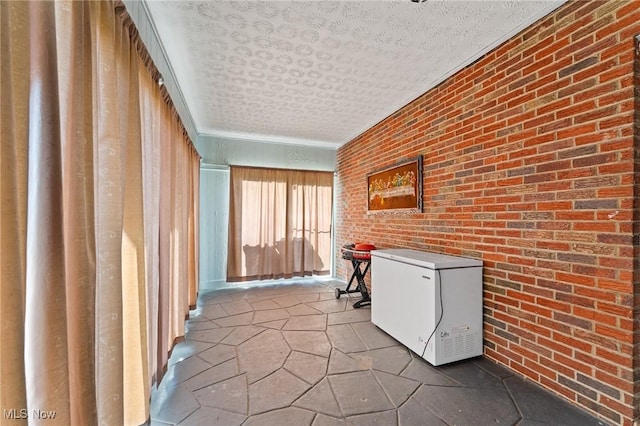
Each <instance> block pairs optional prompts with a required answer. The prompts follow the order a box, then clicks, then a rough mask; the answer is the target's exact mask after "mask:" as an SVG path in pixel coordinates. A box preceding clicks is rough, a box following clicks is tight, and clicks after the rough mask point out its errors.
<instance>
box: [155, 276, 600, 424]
mask: <svg viewBox="0 0 640 426" xmlns="http://www.w3.org/2000/svg"><path fill="white" fill-rule="evenodd" d="M336 286H341V283H340V282H338V281H317V280H304V281H303V282H300V283H291V284H281V283H280V284H276V285H270V286H260V287H254V288H249V289H242V288H238V289H222V290H215V291H208V292H203V293H201V294H200V296H199V298H198V305H197V309H196V310H194V311H192V312H191V318H190V319H189V320H188V321H187V324H186V340H185V341H183V342H181V343H179V344H178V345H176V347H175V349H174V351H173V353H172V356H171V359H170V361H169V369H168V372H167V374H166V376H165V378H164V379H163V381H162V382H161V384H160V386H159V388H158V389H156V390H155V391H154V393H153V394H152V402H151V419H152V420H151V424H152V425H159V426H160V425H168V424H171V425H174V424H176V425H177V424H179V425H181V426H182V425H224V426H231V425H244V426H256V425H278V426H282V425H296V426H297V425H301V426H302V425H313V426H332V425H362V426H365V425H383V426H391V425H402V426H408V425H453V424H456V425H489V424H494V425H495V424H503V425H517V424H520V425H525V424H526V425H544V424H548V425H559V424H563V425H589V424H592V425H597V424H604V423H601V422H599V421H598V420H597V419H595V418H593V417H591V416H589V415H588V414H585V413H584V412H582V411H581V410H579V409H577V408H575V407H573V406H572V405H570V404H568V403H566V402H564V401H561V400H560V399H558V398H556V397H555V396H553V395H551V394H550V393H548V392H546V391H544V390H542V389H541V388H539V387H538V386H536V385H534V384H532V383H530V382H527V381H524V380H522V379H520V378H519V377H518V376H516V375H514V374H513V373H511V372H509V371H508V370H506V369H505V368H503V367H501V366H498V365H496V364H494V363H493V362H491V361H489V360H487V359H485V358H475V359H472V360H467V361H462V362H458V363H454V364H450V365H445V366H440V367H437V368H434V367H432V366H430V364H428V363H427V362H425V361H423V360H422V359H421V358H419V357H417V356H416V355H415V354H413V353H411V352H410V351H408V350H407V349H406V348H405V347H404V346H401V345H400V344H399V343H398V342H396V341H395V340H394V339H393V338H391V337H390V336H388V335H387V334H386V333H384V332H382V331H381V330H379V329H378V328H377V327H376V326H375V325H373V324H372V323H371V322H370V312H371V311H370V308H369V307H366V308H362V309H353V308H352V304H353V302H355V301H356V300H357V298H355V297H351V298H347V297H342V298H341V299H335V295H334V290H333V289H334V287H336Z"/></svg>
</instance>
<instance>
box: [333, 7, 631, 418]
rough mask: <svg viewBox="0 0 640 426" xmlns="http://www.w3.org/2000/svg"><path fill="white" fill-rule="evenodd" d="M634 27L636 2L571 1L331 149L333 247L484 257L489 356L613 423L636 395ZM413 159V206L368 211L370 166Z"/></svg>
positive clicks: (342, 272)
mask: <svg viewBox="0 0 640 426" xmlns="http://www.w3.org/2000/svg"><path fill="white" fill-rule="evenodd" d="M638 33H640V6H639V3H637V2H622V3H620V2H600V1H589V2H585V1H576V2H570V3H568V4H566V5H564V6H562V7H561V8H560V9H558V10H557V11H556V12H554V13H553V14H551V15H549V16H548V17H546V18H544V19H542V20H540V21H539V22H538V23H537V24H535V25H534V26H532V27H530V28H528V29H527V30H525V31H523V32H522V33H520V34H519V35H517V36H516V37H514V38H513V39H511V40H510V41H508V42H506V43H504V44H503V45H502V46H500V47H498V48H496V49H495V50H493V51H492V52H490V53H489V54H487V55H485V56H484V57H483V58H481V59H480V60H478V61H476V62H475V63H474V64H472V65H470V66H469V67H467V68H465V69H464V70H462V71H460V72H458V73H457V74H456V75H454V76H452V77H451V78H449V79H448V80H447V81H445V82H443V83H442V84H440V85H439V86H438V87H436V88H434V89H433V90H431V91H429V92H427V93H426V94H424V95H423V96H421V97H420V98H418V99H416V100H415V101H414V102H412V103H411V104H409V105H407V106H406V107H404V108H402V109H401V110H399V111H398V112H396V113H395V114H393V115H392V116H390V117H388V118H387V119H385V120H384V121H382V122H381V123H379V124H378V125H376V126H375V127H373V128H372V129H370V130H368V131H367V132H365V133H364V134H362V135H361V136H359V137H358V138H356V139H355V140H353V141H351V142H349V143H348V144H346V145H345V146H343V147H342V148H341V149H340V150H339V152H338V194H337V197H338V198H337V200H338V205H337V221H336V223H337V226H336V241H337V245H338V246H340V245H342V244H343V243H345V242H349V241H369V242H372V243H374V244H376V245H377V246H378V247H379V248H391V247H406V248H413V249H418V250H425V251H434V252H444V253H449V254H453V255H462V256H469V257H474V258H479V259H482V260H483V262H484V309H485V354H486V355H487V356H488V357H489V358H491V359H494V360H496V361H498V362H499V363H502V364H504V365H506V366H508V367H509V368H511V369H513V370H514V371H516V372H517V373H519V374H521V375H523V376H526V377H528V378H530V379H532V380H534V381H536V382H538V383H540V384H541V385H543V386H545V387H546V388H548V389H550V390H552V391H553V392H556V393H558V394H560V395H562V396H564V397H566V398H567V399H569V400H570V401H573V402H575V403H577V404H579V405H580V406H582V407H583V408H585V409H587V410H590V411H591V412H592V413H596V415H599V416H601V417H603V418H605V419H606V420H607V421H609V422H612V423H619V424H631V423H632V420H633V419H635V418H636V417H637V413H636V406H637V404H636V392H637V390H640V386H637V385H638V384H639V382H638V380H637V379H636V373H635V370H634V361H633V358H634V356H633V355H634V352H635V351H634V349H635V348H634V321H633V311H634V282H635V272H636V271H635V270H634V265H635V263H634V251H635V247H634V244H633V242H634V229H635V227H634V218H635V217H634V194H635V185H636V183H637V182H636V179H635V173H634V171H635V163H636V161H637V160H636V155H635V151H634V109H636V108H638V107H637V106H635V104H634V71H633V69H634V68H633V66H634V57H635V53H634V40H633V37H634V36H635V35H636V34H638ZM639 115H640V114H639ZM419 154H421V155H422V156H423V158H424V168H423V173H424V176H423V186H424V188H423V196H424V211H423V213H416V214H403V215H388V214H387V215H381V214H376V215H367V212H366V197H367V194H366V175H367V173H370V172H372V171H375V170H377V169H381V168H384V167H386V166H389V165H392V164H394V163H397V162H398V161H400V160H402V159H407V158H411V157H415V156H416V155H419ZM336 262H337V265H338V276H339V277H341V278H344V279H346V278H347V274H348V272H349V271H347V270H346V268H345V266H346V264H345V262H344V261H342V260H340V259H339V258H337V259H336ZM373 297H375V288H373Z"/></svg>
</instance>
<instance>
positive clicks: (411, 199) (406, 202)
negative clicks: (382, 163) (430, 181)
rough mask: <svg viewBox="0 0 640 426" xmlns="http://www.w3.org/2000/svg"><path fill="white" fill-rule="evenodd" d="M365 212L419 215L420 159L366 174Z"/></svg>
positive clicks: (420, 194) (420, 197) (420, 189)
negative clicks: (366, 194)
mask: <svg viewBox="0 0 640 426" xmlns="http://www.w3.org/2000/svg"><path fill="white" fill-rule="evenodd" d="M367 188H368V196H367V212H368V213H421V212H422V156H421V155H420V156H418V157H415V158H412V159H410V160H406V161H403V162H401V163H398V164H396V165H394V166H391V167H388V168H386V169H384V170H379V171H376V172H374V173H371V174H369V175H367Z"/></svg>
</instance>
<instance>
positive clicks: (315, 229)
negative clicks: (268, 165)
mask: <svg viewBox="0 0 640 426" xmlns="http://www.w3.org/2000/svg"><path fill="white" fill-rule="evenodd" d="M332 193H333V173H331V172H315V171H300V170H282V169H262V168H250V167H232V168H231V191H230V207H229V243H228V257H227V259H228V261H227V279H228V280H229V281H242V280H255V279H271V278H283V277H284V278H290V277H294V276H305V275H311V274H317V275H321V274H328V273H329V271H330V269H331V212H332Z"/></svg>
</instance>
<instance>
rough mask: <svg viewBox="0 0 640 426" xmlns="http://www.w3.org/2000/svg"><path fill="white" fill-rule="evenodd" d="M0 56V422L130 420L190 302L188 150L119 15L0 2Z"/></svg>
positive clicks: (193, 189)
mask: <svg viewBox="0 0 640 426" xmlns="http://www.w3.org/2000/svg"><path fill="white" fill-rule="evenodd" d="M116 10H117V12H116ZM0 48H1V53H2V60H1V61H0V63H1V67H2V68H1V71H2V79H0V91H1V92H0V99H1V120H2V121H1V123H0V124H1V126H0V128H1V137H2V140H1V142H0V154H1V156H0V171H1V173H2V176H1V179H0V182H1V184H0V190H1V193H0V197H1V202H2V211H1V222H0V223H1V238H0V248H1V251H0V264H1V267H2V271H1V273H2V285H1V286H0V323H1V328H0V342H1V343H0V407H2V409H3V413H2V414H3V415H2V417H1V420H0V422H1V423H3V424H4V423H5V422H10V424H16V423H27V422H28V423H30V424H31V423H33V424H38V423H41V422H42V423H46V424H61V425H69V424H74V425H75V424H83V425H84V424H97V423H100V424H109V425H111V424H127V425H128V424H141V423H143V422H145V421H146V420H147V419H148V416H149V395H150V388H151V386H152V385H153V383H154V381H158V380H160V378H161V377H162V372H163V371H164V369H165V368H166V363H167V356H168V353H169V351H170V349H171V348H172V345H173V343H174V341H175V339H176V338H177V337H179V336H180V335H181V334H183V330H184V328H183V322H184V318H185V316H186V315H187V314H188V309H189V305H193V304H194V303H195V297H196V296H197V280H198V277H197V264H196V259H197V253H198V246H197V238H196V235H197V226H198V222H197V221H198V217H197V211H198V200H197V194H198V192H197V191H198V180H199V179H198V173H199V156H198V154H197V152H196V151H195V150H194V148H193V146H192V144H191V142H190V140H189V139H188V137H187V136H186V134H185V131H184V128H183V127H182V125H181V123H180V120H179V117H177V115H176V114H175V110H174V109H173V107H172V104H171V102H170V100H168V99H167V94H166V91H163V89H161V88H160V87H159V86H158V84H157V83H156V82H155V78H157V72H156V71H155V70H154V67H153V65H152V63H151V61H150V59H149V57H148V54H146V52H145V51H144V48H143V46H142V44H141V43H140V41H139V39H138V38H137V33H136V31H135V28H134V27H133V26H132V23H131V20H130V19H129V18H128V15H127V14H126V11H124V8H123V7H122V5H120V4H118V5H116V4H114V3H113V2H111V1H101V2H73V1H70V2H49V1H43V2H35V1H34V2H0ZM5 410H9V411H8V413H9V414H8V415H7V414H6V413H7V411H5ZM11 410H14V411H11ZM21 410H26V411H25V413H27V414H28V417H29V418H28V419H27V418H23V419H21V420H12V419H10V418H9V417H11V413H14V417H27V416H22V415H21V413H23V411H21ZM34 410H42V411H45V412H47V411H48V412H55V418H54V419H53V420H46V421H44V420H42V421H41V420H38V419H36V418H35V417H34V414H33V413H34V412H35V411H34Z"/></svg>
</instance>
